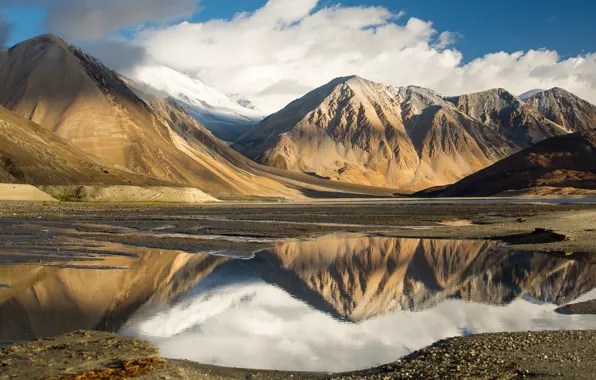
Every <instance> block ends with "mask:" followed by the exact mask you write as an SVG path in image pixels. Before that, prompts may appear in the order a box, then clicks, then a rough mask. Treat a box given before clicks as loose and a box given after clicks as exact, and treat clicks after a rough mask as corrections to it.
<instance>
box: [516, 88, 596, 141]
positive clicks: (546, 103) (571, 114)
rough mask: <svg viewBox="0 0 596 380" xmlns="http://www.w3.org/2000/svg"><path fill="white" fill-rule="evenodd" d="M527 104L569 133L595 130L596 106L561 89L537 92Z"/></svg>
mask: <svg viewBox="0 0 596 380" xmlns="http://www.w3.org/2000/svg"><path fill="white" fill-rule="evenodd" d="M528 103H529V104H531V105H532V106H534V107H535V108H536V109H537V110H538V111H539V112H540V113H542V114H543V115H544V116H545V117H546V118H548V119H549V120H551V121H552V122H553V123H556V124H558V125H561V126H563V127H564V128H565V129H567V130H569V131H571V132H581V131H586V130H589V129H593V128H596V106H594V105H593V104H591V103H589V102H587V101H585V100H583V99H581V98H579V97H577V96H575V95H573V94H572V93H570V92H569V91H565V90H564V89H562V88H558V87H555V88H553V89H550V90H548V91H542V92H539V93H537V94H536V95H534V96H532V97H531V98H530V99H528Z"/></svg>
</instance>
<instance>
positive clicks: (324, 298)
mask: <svg viewBox="0 0 596 380" xmlns="http://www.w3.org/2000/svg"><path fill="white" fill-rule="evenodd" d="M69 239H71V238H69ZM63 243H64V244H63V245H60V247H61V252H62V254H60V255H58V254H52V255H49V254H48V252H49V251H50V249H49V248H48V247H46V248H47V249H46V251H45V253H43V255H41V254H40V255H41V256H40V258H41V259H42V260H44V261H43V263H36V262H35V261H31V260H30V258H29V256H31V255H35V254H36V253H35V252H34V251H30V250H29V251H27V253H23V252H24V251H23V252H19V251H18V250H17V251H15V252H12V251H11V252H9V251H6V250H5V251H2V250H0V262H4V263H5V265H0V284H2V285H5V286H0V329H1V330H0V340H4V341H6V340H23V339H30V338H33V337H39V336H47V335H57V334H61V333H64V332H69V331H73V330H77V329H101V330H110V331H115V330H119V331H120V332H121V333H122V334H127V335H134V336H139V337H143V338H146V339H148V340H150V341H152V342H154V343H155V344H156V345H158V346H159V347H160V349H161V352H162V354H163V355H165V356H167V357H173V358H185V359H190V360H196V361H200V362H203V363H214V364H218V365H226V366H235V367H251V368H263V369H265V368H269V369H292V370H315V371H346V370H351V369H358V368H365V367H370V366H374V365H377V364H382V363H386V362H389V361H392V360H395V358H397V357H399V356H402V355H404V354H407V353H409V352H411V351H413V350H415V349H418V348H421V347H423V346H426V345H428V344H431V343H433V342H434V341H436V340H439V339H442V338H445V337H450V336H456V335H462V334H469V333H479V332H493V331H519V330H536V329H584V328H589V329H596V316H592V315H584V316H568V315H560V314H557V313H555V312H554V309H555V308H556V307H557V306H556V305H560V304H563V303H567V302H570V301H573V300H575V299H577V298H578V297H581V296H582V295H583V296H584V297H585V296H586V294H587V293H588V292H590V291H592V290H593V289H595V288H596V286H595V282H596V276H595V275H596V258H594V257H593V256H590V255H583V254H573V255H569V256H563V255H559V254H545V253H531V252H516V251H512V250H509V249H507V248H506V247H504V246H502V245H499V244H497V243H494V242H486V241H450V240H423V239H422V240H421V239H398V238H386V237H371V236H362V235H351V234H343V235H331V236H326V237H322V238H319V239H315V240H310V241H286V242H282V243H279V244H277V245H276V246H275V248H273V249H269V250H266V251H262V252H258V253H256V254H255V255H254V257H252V258H249V259H235V258H232V257H225V256H216V255H208V254H190V253H184V252H179V251H171V250H156V249H148V248H143V247H138V246H136V247H131V246H126V245H122V244H117V243H106V242H101V243H97V244H95V245H93V249H92V250H88V251H85V254H80V255H76V257H77V258H78V259H79V261H82V262H79V261H73V262H69V263H68V265H69V266H68V267H67V268H59V267H58V266H59V265H63V264H64V263H63V262H62V264H60V261H59V260H64V257H63V256H69V255H64V251H65V250H66V249H75V248H76V246H78V247H79V248H80V247H81V246H82V245H83V244H87V245H89V242H79V243H77V244H78V245H77V244H74V243H73V241H71V240H69V241H68V242H63ZM15 258H17V259H15ZM54 261H55V262H54Z"/></svg>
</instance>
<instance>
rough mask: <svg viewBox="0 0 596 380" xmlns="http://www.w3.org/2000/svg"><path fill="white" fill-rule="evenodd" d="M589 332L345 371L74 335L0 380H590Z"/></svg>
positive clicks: (454, 343) (29, 356)
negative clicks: (173, 354) (203, 359)
mask: <svg viewBox="0 0 596 380" xmlns="http://www.w3.org/2000/svg"><path fill="white" fill-rule="evenodd" d="M594 373H596V332H595V331H550V332H532V333H502V334H485V335H477V336H470V337H462V338H454V339H448V340H445V341H441V342H438V343H435V344H434V345H432V346H430V347H428V348H425V349H422V350H420V351H417V352H415V353H413V354H411V355H409V356H407V357H405V358H403V359H401V360H398V361H396V362H394V363H391V364H388V365H385V366H381V367H378V368H374V369H371V370H366V371H361V372H354V373H346V374H335V375H333V374H309V373H289V372H274V371H252V370H242V369H231V368H220V367H213V366H206V365H201V364H198V363H191V362H187V361H179V360H165V359H163V358H160V357H159V354H158V351H157V348H155V347H154V346H152V345H151V344H149V343H147V342H144V341H140V340H137V339H133V338H126V337H120V336H117V335H114V334H109V333H101V332H87V331H78V332H75V333H72V334H68V335H63V336H60V337H56V338H49V339H41V340H37V341H33V342H30V343H27V344H22V345H15V346H10V347H7V348H4V349H2V350H0V378H2V379H81V380H82V379H121V378H138V379H189V378H190V379H208V380H215V379H252V380H265V379H272V380H277V379H289V378H291V379H299V380H300V379H522V378H534V379H593V378H594Z"/></svg>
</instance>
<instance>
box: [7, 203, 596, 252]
mask: <svg viewBox="0 0 596 380" xmlns="http://www.w3.org/2000/svg"><path fill="white" fill-rule="evenodd" d="M0 218H2V219H1V220H0V237H2V236H3V237H4V239H7V240H9V239H10V237H11V235H18V234H19V233H20V232H26V231H27V230H28V229H29V228H31V226H32V224H31V223H30V222H32V221H34V224H35V225H38V226H39V225H47V224H52V225H54V226H56V225H61V226H67V225H71V226H75V229H77V230H81V231H82V230H85V228H87V227H84V226H81V225H83V224H85V225H89V224H95V225H98V226H102V225H103V226H106V228H129V229H132V230H135V231H137V230H138V231H140V232H143V231H144V232H148V233H150V234H147V233H146V234H142V233H140V234H139V233H137V234H120V235H114V236H111V237H109V240H110V241H113V242H115V243H123V244H132V245H137V244H142V245H144V246H149V247H153V248H172V249H180V250H184V251H187V250H189V251H191V252H197V251H201V250H214V249H226V250H231V251H238V252H247V251H248V252H253V251H254V250H256V249H263V248H267V247H271V246H272V241H276V240H281V239H287V238H311V237H316V236H321V235H324V234H330V233H335V232H356V233H370V234H378V235H382V236H391V237H412V238H435V239H489V240H490V239H494V240H501V241H505V242H507V243H508V244H510V245H511V246H512V247H514V248H519V249H523V250H535V251H546V252H555V253H561V254H565V253H573V252H589V253H596V203H594V204H592V203H577V204H571V203H561V204H550V203H547V202H545V201H524V203H507V202H501V203H478V204H458V203H453V204H448V203H445V204H442V203H433V204H431V203H428V204H426V203H417V204H401V203H400V204H394V203H386V204H385V203H379V204H350V203H343V204H300V205H295V204H283V203H282V204H277V203H269V204H251V203H238V204H233V203H222V204H194V205H190V204H139V205H135V204H103V203H45V204H44V203H41V202H36V203H31V202H0ZM8 226H10V228H8ZM96 229H98V231H97V232H101V227H97V228H96ZM154 229H158V231H159V232H161V233H166V232H167V235H164V234H161V235H157V234H155V233H154V232H155V231H153V230H154Z"/></svg>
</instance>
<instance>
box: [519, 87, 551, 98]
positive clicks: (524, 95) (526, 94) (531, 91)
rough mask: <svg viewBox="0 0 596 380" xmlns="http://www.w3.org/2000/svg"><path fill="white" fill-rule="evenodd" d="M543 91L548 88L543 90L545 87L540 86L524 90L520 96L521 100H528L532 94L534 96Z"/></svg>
mask: <svg viewBox="0 0 596 380" xmlns="http://www.w3.org/2000/svg"><path fill="white" fill-rule="evenodd" d="M543 91H546V90H543V89H540V88H536V89H534V90H530V91H527V92H524V93H523V94H521V95H520V96H519V98H520V99H521V100H523V101H526V100H528V99H530V98H531V97H532V96H534V95H536V94H539V93H541V92H543Z"/></svg>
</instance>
